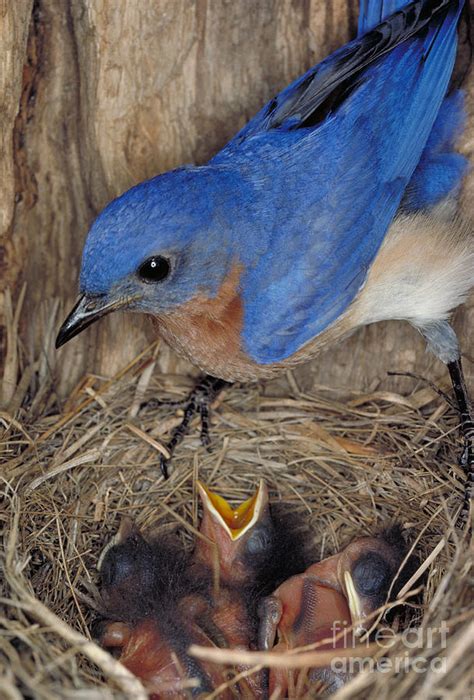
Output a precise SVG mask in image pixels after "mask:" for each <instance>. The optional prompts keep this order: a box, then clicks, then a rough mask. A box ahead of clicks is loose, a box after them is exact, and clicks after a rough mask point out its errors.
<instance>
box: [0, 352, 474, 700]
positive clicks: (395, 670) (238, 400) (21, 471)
mask: <svg viewBox="0 0 474 700" xmlns="http://www.w3.org/2000/svg"><path fill="white" fill-rule="evenodd" d="M157 351H158V347H157V345H154V346H151V347H150V348H148V349H147V350H146V351H144V352H143V353H142V354H141V355H140V356H138V357H137V358H136V359H135V360H134V361H133V362H132V363H131V364H130V365H128V366H127V367H125V368H124V369H123V371H121V372H120V373H119V374H118V375H117V376H115V377H114V378H113V379H111V380H105V379H103V378H101V377H97V376H87V377H85V378H84V380H83V381H82V382H81V384H80V385H79V386H78V387H77V388H76V390H75V391H74V392H73V393H72V394H71V396H70V397H69V398H68V400H67V401H66V403H64V402H62V403H61V402H60V401H58V399H57V397H56V395H55V392H54V386H53V385H52V384H51V382H49V381H48V380H46V379H45V380H44V381H43V382H41V383H39V384H38V385H37V386H36V388H35V391H34V392H30V393H27V392H26V389H27V385H26V386H25V387H23V388H22V387H18V391H17V392H16V398H17V399H18V396H20V399H21V401H20V402H17V405H19V404H20V403H21V405H22V407H21V408H20V409H19V410H16V411H15V413H14V415H11V413H8V412H3V413H2V414H0V419H1V424H2V429H3V437H2V452H3V458H2V459H3V460H4V464H3V467H2V474H3V478H2V487H1V489H2V491H3V496H4V498H3V504H4V505H3V508H2V511H1V518H2V531H3V545H2V550H1V557H2V565H3V567H4V576H3V581H2V591H1V593H0V595H1V597H2V600H1V609H0V616H1V632H2V634H1V637H0V645H1V646H0V674H1V675H0V696H1V697H2V698H12V699H16V698H21V697H34V698H81V700H93V699H95V698H123V697H133V698H140V697H146V695H145V694H144V692H143V689H142V688H141V685H140V683H139V682H138V681H137V680H136V679H135V678H134V677H133V676H131V675H130V674H129V673H128V672H126V670H125V669H123V668H122V667H121V666H120V665H119V664H118V662H117V661H116V660H114V659H113V658H112V657H111V656H109V655H108V654H107V653H106V652H105V651H104V650H102V649H100V648H99V647H98V646H97V645H96V644H95V643H94V642H93V641H91V637H90V625H91V622H92V620H93V619H94V616H95V615H96V612H95V611H94V607H96V600H97V588H96V587H97V582H98V574H97V561H98V557H99V554H100V552H101V550H102V549H103V547H104V545H105V544H106V543H107V542H108V541H109V540H110V538H111V537H112V536H113V535H114V534H115V532H116V531H117V529H118V527H119V524H120V521H121V519H122V517H123V516H131V517H132V518H133V519H134V520H135V521H136V522H137V523H138V524H139V526H140V527H141V528H142V529H144V530H148V531H153V532H158V531H163V530H170V529H176V530H178V531H179V533H180V537H182V539H183V543H184V544H185V546H190V545H191V543H192V539H193V533H194V531H195V528H196V526H197V524H198V522H199V521H198V515H199V513H198V503H197V498H196V480H197V478H200V479H202V480H203V481H204V482H206V483H207V484H208V485H209V486H210V487H211V488H212V489H215V490H218V491H219V492H220V493H222V494H223V495H225V496H226V497H227V498H229V499H230V500H231V501H233V502H238V501H241V500H243V499H245V498H247V497H248V496H249V495H250V494H251V493H253V491H254V489H255V487H256V484H257V481H258V479H259V478H260V477H263V478H264V479H265V481H266V482H267V484H268V485H269V487H270V493H271V497H272V499H273V501H281V502H283V503H284V504H285V505H286V506H287V508H288V509H289V510H291V511H293V512H295V513H298V514H300V516H301V520H302V521H304V523H305V526H306V528H307V531H306V537H307V538H308V542H309V543H310V545H311V547H312V548H313V551H314V556H315V558H321V557H323V556H327V555H329V554H331V553H333V552H335V551H337V550H338V548H339V547H340V546H341V545H344V544H346V543H347V541H348V540H349V539H350V538H352V537H355V536H357V535H359V534H363V533H364V534H366V533H369V532H376V531H377V530H378V529H380V528H382V527H383V526H384V525H386V524H387V523H390V522H394V521H398V522H400V523H401V524H402V526H403V529H404V530H405V532H406V536H407V540H408V541H409V542H410V543H411V544H412V545H413V548H414V551H415V552H416V554H417V556H418V560H419V563H420V565H421V566H420V569H419V570H418V575H420V576H415V578H414V580H413V581H412V583H411V584H410V585H409V586H408V588H407V587H406V588H405V591H402V593H403V596H402V599H403V600H405V601H406V602H407V604H406V605H405V607H404V608H403V612H400V615H399V616H398V617H396V618H395V629H396V631H397V634H398V635H399V637H398V641H396V643H395V644H394V645H393V646H392V647H391V648H390V649H388V650H384V649H379V650H376V652H375V654H376V657H375V661H374V663H375V664H377V663H378V664H379V665H378V668H379V671H378V672H370V671H365V672H362V673H360V674H359V675H358V676H357V677H356V678H355V680H354V681H353V682H352V683H351V684H349V685H348V686H346V687H345V688H344V689H343V690H342V691H341V692H340V693H339V695H338V696H337V697H340V698H342V697H355V698H364V699H365V698H377V700H380V699H381V698H392V699H395V698H413V697H417V698H441V697H449V698H466V697H468V695H469V680H470V666H471V660H470V657H469V654H468V649H469V644H470V642H472V639H473V627H474V621H473V620H472V617H470V613H469V593H470V583H472V580H471V581H470V579H469V576H470V569H469V555H468V541H467V535H466V534H464V533H462V532H460V531H458V530H456V528H455V527H454V518H455V513H456V511H457V510H458V508H459V506H460V503H461V498H462V473H461V469H460V468H459V467H458V466H457V458H458V454H459V451H460V440H459V435H458V431H457V415H456V412H455V411H454V410H453V408H452V406H450V404H449V401H448V400H447V399H446V397H443V396H442V395H440V394H439V393H437V392H436V391H435V390H434V388H433V387H430V386H428V385H427V384H426V383H423V382H422V381H420V380H418V381H417V380H415V379H413V378H412V379H410V380H407V387H409V386H411V387H412V393H411V394H410V395H409V396H401V395H398V394H394V393H373V394H370V395H359V394H354V395H352V396H350V397H346V398H345V400H341V399H339V398H338V397H337V395H335V394H334V393H331V391H330V390H328V389H325V388H323V387H321V388H320V389H319V390H318V392H317V393H315V394H314V395H304V394H302V393H301V392H300V391H299V389H298V387H297V385H296V383H295V382H294V380H293V379H292V377H291V375H290V376H289V377H288V386H287V391H286V395H285V396H283V397H271V396H269V395H268V394H269V393H271V391H270V390H269V389H268V387H267V388H266V389H265V388H264V387H263V386H262V385H252V386H243V387H239V386H235V387H233V388H232V389H229V390H227V391H226V392H225V394H223V395H222V396H221V397H220V398H219V399H218V401H217V402H216V405H215V407H214V411H213V414H212V437H213V448H212V451H210V452H208V451H206V450H205V449H204V448H203V447H202V446H201V445H200V444H199V439H198V433H197V431H196V430H194V431H193V432H192V434H191V435H190V436H189V437H187V438H186V439H185V441H184V443H183V444H182V445H181V446H180V448H179V449H178V451H177V453H176V457H175V459H174V468H173V472H172V475H171V478H170V479H169V480H168V481H164V480H163V478H162V477H161V476H160V474H159V471H158V468H157V463H158V451H159V450H160V443H161V441H166V438H167V436H168V434H169V431H170V430H171V429H172V428H173V427H174V426H175V425H176V424H177V423H178V422H179V420H180V418H179V416H178V415H177V414H176V413H171V412H170V410H169V409H167V408H162V409H159V410H153V411H152V410H146V409H145V410H142V411H139V410H138V409H139V405H140V402H141V401H142V399H143V398H144V397H145V398H148V397H157V396H159V397H161V398H164V397H168V398H170V399H177V398H182V397H184V396H185V395H186V393H187V392H188V391H189V389H190V387H191V385H192V380H191V379H190V378H189V377H184V376H164V375H160V374H157V373H156V372H154V371H153V369H154V363H155V358H156V353H157ZM45 376H46V375H45ZM29 386H30V387H31V383H30V384H29ZM18 392H19V393H18ZM423 570H424V571H425V574H424V577H422V576H421V573H422V571H423ZM416 591H419V595H418V597H414V595H413V594H414V592H416ZM400 610H402V608H400ZM407 620H408V622H409V624H410V625H411V626H413V627H414V628H417V629H418V630H419V635H418V642H419V644H418V643H416V644H414V643H413V639H412V643H411V646H412V647H413V648H408V647H407V644H406V640H405V642H404V639H403V635H402V632H403V629H404V627H403V626H404V625H406V624H407ZM443 626H444V629H446V628H447V638H446V640H445V639H444V637H443ZM315 653H317V652H315ZM406 654H408V656H406ZM381 656H384V657H385V659H387V658H388V659H389V660H390V663H391V667H390V665H386V666H385V670H384V671H381V670H380V665H381V664H380V658H379V657H381ZM420 657H424V658H426V659H427V661H426V663H424V665H423V664H421V666H422V668H421V667H420V662H419V663H418V665H416V664H413V662H414V661H416V659H419V658H420ZM385 663H386V661H385ZM397 664H398V667H397ZM400 664H402V670H399V667H400ZM420 668H421V670H420ZM316 695H317V692H316V691H315V694H313V695H311V697H315V696H316ZM217 696H218V695H217ZM305 697H306V695H305Z"/></svg>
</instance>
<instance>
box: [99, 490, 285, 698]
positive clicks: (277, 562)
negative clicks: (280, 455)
mask: <svg viewBox="0 0 474 700" xmlns="http://www.w3.org/2000/svg"><path fill="white" fill-rule="evenodd" d="M198 490H199V495H200V498H201V501H202V505H203V516H202V520H201V524H200V529H199V534H198V538H197V540H196V545H195V548H194V551H193V553H192V555H191V556H190V557H189V556H188V557H186V555H185V554H183V553H181V552H179V551H178V550H177V549H176V547H174V546H170V545H169V544H166V543H163V542H155V543H149V542H147V541H146V540H145V538H144V537H143V536H142V535H141V534H140V532H139V531H138V529H137V528H136V526H134V525H131V524H130V523H126V524H125V525H124V526H123V527H122V528H121V530H120V532H119V538H118V539H119V540H120V541H119V542H118V543H117V544H113V546H112V547H110V548H108V549H107V550H106V552H105V554H104V556H103V558H102V562H101V568H100V570H101V578H102V588H101V594H102V599H103V606H104V617H105V621H104V622H102V623H101V626H100V629H99V638H100V641H101V643H102V644H103V646H105V647H107V648H109V649H111V650H116V652H118V655H119V658H120V660H121V662H122V663H123V664H124V665H125V666H126V667H127V668H128V669H129V670H130V671H132V672H133V673H135V674H136V675H137V676H138V677H139V678H141V679H142V680H143V682H144V684H145V686H146V688H147V689H148V690H149V692H150V693H151V697H152V698H167V697H170V698H186V697H188V696H189V695H191V696H193V697H194V696H198V695H200V694H202V693H209V692H211V691H212V690H213V689H215V688H216V687H218V686H220V685H221V684H223V683H225V682H226V681H227V680H229V679H230V677H231V676H230V675H229V672H228V671H227V670H226V669H225V668H223V667H216V666H213V665H212V664H209V663H206V662H202V663H201V662H198V661H196V660H194V659H193V658H191V657H190V656H189V655H188V653H187V649H188V647H189V646H190V645H191V644H199V645H203V646H217V647H230V648H237V649H238V648H241V649H246V650H247V649H251V648H256V646H257V628H258V622H257V613H256V610H257V601H258V600H259V597H260V596H261V595H262V594H264V593H268V592H270V591H271V590H272V589H273V586H274V585H275V581H277V580H281V579H282V578H284V577H285V576H286V575H288V573H294V571H295V570H296V567H295V565H294V564H293V563H292V562H293V561H296V560H295V558H294V557H292V556H291V554H288V553H287V552H286V550H285V549H284V548H283V547H282V546H281V538H279V536H278V535H276V534H275V527H274V524H273V522H272V518H271V516H270V510H269V504H268V493H267V488H266V486H265V484H264V483H263V482H261V483H260V485H259V487H258V489H257V492H256V493H255V495H254V496H253V497H252V498H250V499H248V500H247V501H245V502H244V503H242V504H241V505H240V506H239V507H238V508H237V509H236V510H233V509H232V508H231V507H230V506H229V504H228V503H227V501H225V500H224V499H223V498H222V497H220V496H218V495H216V494H214V493H212V492H211V491H209V489H207V488H206V487H205V486H204V485H203V484H198ZM277 572H278V573H277ZM236 670H237V671H240V670H243V669H242V668H238V669H236ZM261 687H262V678H261V674H256V675H254V676H251V677H249V678H247V679H243V680H241V681H239V683H238V684H237V685H235V686H234V687H233V690H230V689H228V690H224V691H222V694H220V695H219V697H222V698H224V699H225V698H227V697H229V698H230V697H233V691H234V690H235V689H236V688H237V690H238V693H239V696H240V697H243V698H245V697H248V698H254V697H258V695H259V694H260V692H261Z"/></svg>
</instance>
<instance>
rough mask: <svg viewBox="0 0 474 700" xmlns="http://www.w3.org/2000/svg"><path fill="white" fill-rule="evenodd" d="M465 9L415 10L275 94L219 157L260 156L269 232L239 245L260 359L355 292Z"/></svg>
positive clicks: (288, 350) (312, 328)
mask: <svg viewBox="0 0 474 700" xmlns="http://www.w3.org/2000/svg"><path fill="white" fill-rule="evenodd" d="M462 4H463V3H462V1H461V0H459V1H457V0H450V1H449V0H445V1H444V2H443V0H437V1H436V0H432V1H430V0H426V1H425V2H415V3H411V4H410V5H408V6H407V7H406V8H404V10H403V11H402V12H400V13H397V14H396V15H394V16H392V17H391V18H390V19H389V20H387V21H386V22H385V23H384V25H383V26H382V29H381V28H380V27H377V28H376V29H375V30H374V31H372V32H369V34H366V35H365V36H364V37H362V38H361V39H359V40H356V41H355V42H351V44H349V45H348V46H346V47H344V48H343V50H341V51H339V52H336V53H335V54H333V56H331V57H329V58H328V59H326V60H325V61H323V64H320V66H319V67H316V68H315V69H313V71H310V72H309V73H308V74H306V76H307V77H306V78H304V79H303V80H300V81H296V83H294V84H293V85H296V86H297V88H296V91H294V90H293V91H291V90H290V92H288V90H289V88H287V90H285V91H283V93H281V95H279V96H278V97H277V98H276V99H275V100H274V101H273V105H272V104H270V106H267V108H264V110H262V113H261V116H260V117H259V121H258V122H256V123H254V124H253V126H251V128H250V129H247V131H246V130H245V129H244V130H243V132H241V135H240V142H238V141H235V140H234V142H233V146H232V147H231V148H230V149H229V147H228V149H227V150H224V152H223V154H222V155H221V156H220V158H219V157H218V158H217V159H216V160H217V161H219V160H221V161H223V162H225V160H226V159H227V158H229V156H231V155H232V151H234V153H233V157H234V158H237V157H238V155H237V151H236V150H235V149H236V147H238V148H237V150H239V151H240V150H242V153H243V157H244V158H246V159H248V160H249V167H250V161H252V160H253V162H254V163H255V162H259V168H258V170H259V171H260V170H262V163H261V161H262V159H266V171H265V172H266V173H267V177H266V178H265V175H264V173H263V174H262V177H261V179H262V184H261V186H262V187H267V189H268V193H267V200H266V207H267V212H266V221H267V229H268V230H266V231H265V233H263V232H262V234H261V236H260V238H259V239H258V241H257V243H256V242H255V240H256V236H255V235H254V233H250V235H249V236H248V239H247V240H246V239H245V236H244V238H243V240H242V245H241V248H242V259H243V262H244V266H245V268H246V272H245V274H244V278H243V280H242V297H243V302H244V325H243V329H242V334H243V341H244V346H245V349H246V351H247V353H248V354H249V356H250V357H251V358H253V359H254V360H255V361H256V362H259V363H262V364H267V363H274V362H278V361H281V360H283V359H285V358H287V357H289V356H290V355H292V354H293V353H294V352H296V351H297V350H299V349H300V348H301V347H302V346H303V345H304V344H305V343H307V342H308V341H309V340H310V339H312V338H314V337H315V336H317V335H318V334H319V333H320V332H322V331H323V330H324V329H325V328H327V327H328V326H329V325H330V324H331V323H332V322H333V321H335V319H337V318H338V317H339V316H340V315H341V314H342V313H343V312H344V311H345V310H346V309H347V307H348V306H349V304H350V303H351V301H352V300H353V299H354V297H355V296H356V294H357V292H358V291H359V289H360V288H361V286H362V285H363V283H364V281H365V278H366V276H367V272H368V269H369V267H370V265H371V263H372V262H373V259H374V257H375V255H376V253H377V251H378V249H379V247H380V245H381V243H382V241H383V238H384V236H385V233H386V231H387V229H388V227H389V225H390V223H391V221H392V219H393V217H394V215H395V213H396V210H397V208H398V206H399V204H400V201H401V198H402V196H403V192H404V190H405V188H406V186H407V184H408V182H409V180H410V178H411V176H412V174H413V171H414V170H415V168H416V166H417V163H418V162H419V160H420V157H421V154H422V151H423V148H424V146H425V144H426V142H427V140H428V137H429V135H430V132H431V130H432V127H433V124H434V122H435V119H436V115H437V113H438V110H439V108H440V105H441V103H442V100H443V97H444V95H445V92H446V88H447V85H448V82H449V78H450V75H451V72H452V67H453V63H454V58H455V52H456V25H457V20H458V17H459V13H460V10H461V7H462ZM404 28H405V33H406V35H407V36H408V38H406V39H403V37H404ZM394 37H396V39H395V40H393V38H394ZM392 40H393V41H392ZM391 41H392V43H390V42H391ZM388 45H389V46H390V48H388V49H387V46H388ZM342 56H346V58H347V60H348V61H349V63H350V64H351V70H348V68H347V66H346V65H345V64H344V61H343V60H342V58H341V57H342ZM311 76H313V78H311ZM313 82H316V85H313V84H312V83H313ZM303 83H304V84H303ZM318 86H319V87H320V88H321V94H320V93H319V88H318ZM330 86H332V91H331V89H330ZM285 93H286V96H287V98H288V99H286V98H285V97H284V94H285ZM262 115H263V116H262ZM262 119H263V121H262ZM251 125H252V122H251ZM272 208H273V210H272V212H270V211H268V209H272ZM255 245H258V255H259V258H258V261H257V263H255V257H256V250H255Z"/></svg>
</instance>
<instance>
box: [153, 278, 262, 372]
mask: <svg viewBox="0 0 474 700" xmlns="http://www.w3.org/2000/svg"><path fill="white" fill-rule="evenodd" d="M240 275H241V267H240V266H239V265H234V267H233V268H232V270H231V271H230V274H229V275H228V276H227V278H226V279H225V280H224V282H223V283H222V284H221V287H220V289H219V291H218V293H217V294H216V296H215V297H212V298H209V297H205V296H204V295H203V294H198V295H197V296H195V297H194V298H193V299H191V300H190V301H188V302H187V303H186V304H183V305H182V306H181V307H180V308H179V309H177V310H175V311H172V312H171V313H168V314H166V315H162V316H158V317H153V319H154V322H155V323H156V324H157V327H158V332H159V333H160V335H161V336H162V337H163V338H164V340H166V342H167V343H168V344H169V345H171V347H172V348H174V349H175V350H176V351H177V352H178V353H179V354H180V355H183V356H184V357H186V358H187V359H188V360H190V361H191V362H192V363H193V364H195V365H197V366H198V367H200V368H201V369H202V370H203V371H204V372H207V373H209V374H212V375H216V376H218V377H221V378H222V379H226V380H228V381H236V380H239V379H244V378H247V379H251V378H253V377H254V376H255V372H256V367H257V366H256V364H255V363H254V362H253V361H252V360H250V359H249V358H247V357H246V356H245V353H244V352H243V351H242V345H241V330H242V323H243V307H242V301H241V298H240V293H239V281H240Z"/></svg>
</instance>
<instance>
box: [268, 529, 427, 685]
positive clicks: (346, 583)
mask: <svg viewBox="0 0 474 700" xmlns="http://www.w3.org/2000/svg"><path fill="white" fill-rule="evenodd" d="M405 554H406V545H405V541H404V539H403V536H402V533H401V530H400V528H399V527H398V526H394V527H392V528H390V529H389V530H386V531H385V532H383V533H382V534H381V535H380V536H378V537H361V538H359V539H356V540H354V541H353V542H351V543H350V544H349V545H348V546H347V547H346V548H345V549H343V550H342V551H341V552H339V553H338V554H335V555H334V556H332V557H329V558H328V559H324V560H323V561H320V562H318V563H317V564H312V565H311V566H310V567H309V568H308V569H307V570H306V571H305V572H304V573H302V574H298V575H296V576H292V577H291V578H289V579H287V580H286V581H285V582H284V583H282V584H281V586H279V587H278V588H277V590H276V591H275V592H274V593H273V595H271V596H268V597H266V598H263V599H262V600H261V601H260V604H259V617H260V626H259V647H260V648H261V649H265V650H270V649H274V650H275V651H279V652H285V651H288V650H289V649H295V648H296V647H305V646H307V645H313V644H316V643H317V644H318V647H317V649H319V650H325V651H328V650H331V649H332V650H335V656H336V657H337V650H338V649H344V648H351V647H353V646H355V644H356V641H357V637H360V636H362V635H364V634H366V633H368V632H369V631H370V630H371V628H372V626H373V625H374V623H375V622H376V614H375V611H377V610H378V609H379V608H381V607H382V606H383V605H384V604H385V603H386V602H387V600H388V599H389V598H393V597H394V596H395V594H396V593H397V591H398V590H400V588H401V583H400V582H402V583H403V582H404V581H405V580H407V576H406V573H403V574H402V577H400V576H399V577H398V579H397V580H395V579H396V575H397V572H398V569H399V567H400V565H401V563H402V560H403V558H404V556H405ZM409 564H410V565H409V569H411V568H412V566H413V562H412V561H410V562H409ZM406 571H408V569H407V568H406V567H405V569H404V572H406ZM354 654H355V655H356V656H357V652H356V651H354ZM306 671H307V679H308V681H310V683H311V684H312V685H314V683H315V682H317V681H319V682H320V683H322V684H323V686H324V691H325V692H326V693H328V694H329V693H333V692H335V691H336V690H338V688H340V687H341V686H342V685H344V683H346V682H347V681H348V680H350V678H351V676H352V674H351V673H350V672H348V671H346V672H343V671H341V670H335V669H334V668H330V667H323V668H312V669H306ZM294 673H295V676H294V677H293V679H292V680H293V683H294V684H297V685H298V686H300V687H301V680H300V679H298V678H297V676H296V672H294ZM288 683H289V676H288V670H287V669H280V668H274V669H270V673H269V678H268V691H269V695H270V696H272V697H273V695H272V694H273V693H274V692H275V690H276V688H279V689H280V695H279V697H287V693H288ZM307 690H309V689H307ZM301 692H302V695H301V697H303V694H304V693H303V688H302V687H301ZM304 696H305V697H306V695H305V694H304ZM324 697H326V695H325V696H324Z"/></svg>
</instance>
